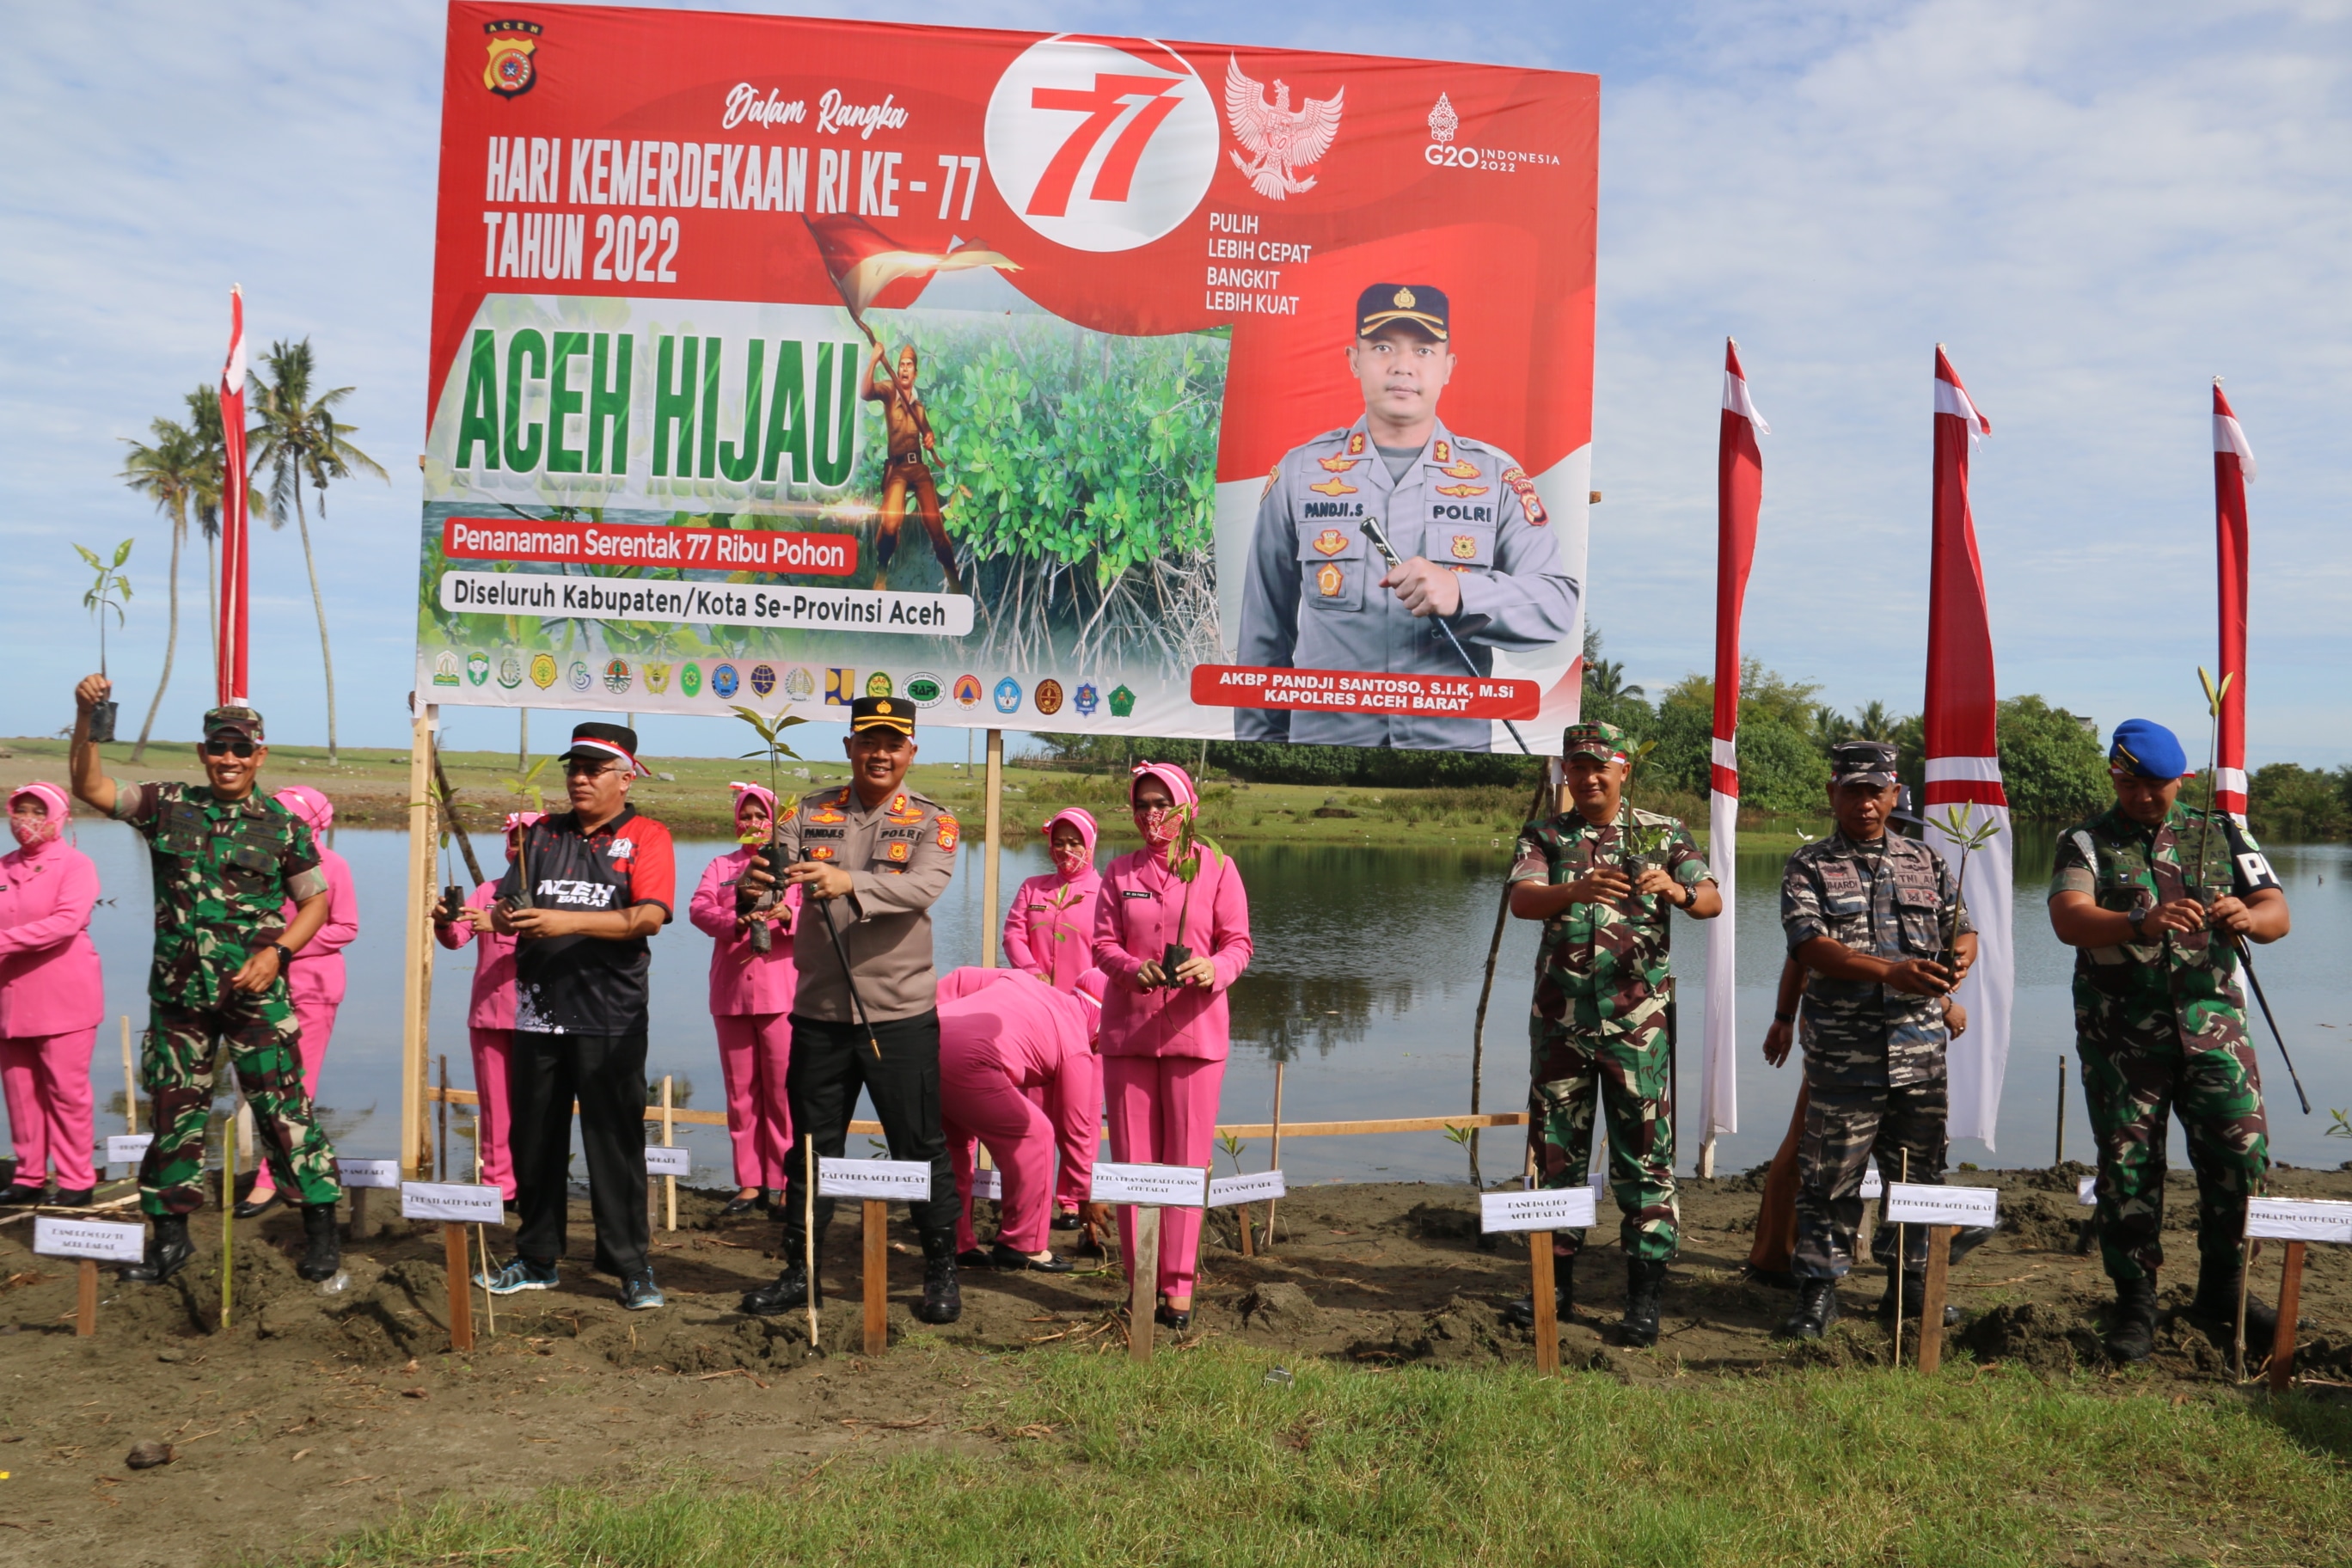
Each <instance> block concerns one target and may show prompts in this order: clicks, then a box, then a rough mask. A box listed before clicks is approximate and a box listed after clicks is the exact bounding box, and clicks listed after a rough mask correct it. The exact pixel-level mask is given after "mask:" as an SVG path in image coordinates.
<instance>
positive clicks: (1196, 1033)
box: [1095, 763, 1252, 1329]
mask: <svg viewBox="0 0 2352 1568" xmlns="http://www.w3.org/2000/svg"><path fill="white" fill-rule="evenodd" d="M1128 799H1129V803H1130V804H1131V805H1133V807H1134V809H1135V826H1136V829H1137V831H1138V832H1139V833H1141V834H1142V835H1143V847H1142V848H1140V849H1139V850H1136V851H1135V852H1134V853H1132V854H1129V855H1122V856H1120V857H1119V858H1118V859H1116V860H1113V861H1112V862H1111V863H1110V868H1109V869H1108V870H1107V871H1105V872H1104V873H1103V885H1102V892H1101V894H1100V896H1099V897H1098V898H1097V900H1096V902H1095V963H1097V964H1098V965H1100V966H1101V968H1102V970H1103V972H1104V973H1106V974H1108V976H1109V977H1110V988H1109V991H1108V994H1106V995H1105V997H1104V998H1103V1022H1102V1067H1103V1079H1104V1091H1105V1098H1106V1100H1108V1110H1109V1121H1110V1146H1111V1153H1112V1157H1113V1158H1115V1159H1117V1160H1119V1161H1121V1162H1127V1163H1140V1164H1160V1165H1206V1164H1208V1163H1209V1158H1210V1152H1211V1148H1212V1145H1213V1143H1214V1142H1215V1139H1216V1127H1217V1092H1218V1090H1219V1089H1222V1088H1223V1085H1224V1079H1225V1055H1226V1051H1227V1049H1228V1047H1229V1046H1230V1043H1231V1039H1232V1027H1231V1023H1230V1018H1229V1015H1228V1013H1227V1010H1226V1005H1225V992H1226V991H1227V990H1228V989H1229V988H1230V987H1231V986H1232V985H1233V983H1234V981H1236V980H1238V979H1240V978H1241V974H1242V971H1244V970H1245V969H1247V968H1248V967H1249V961H1250V953H1251V951H1252V950H1251V946H1250V930H1249V896H1248V894H1246V893H1245V892H1244V890H1243V889H1242V876H1241V872H1240V871H1239V870H1238V869H1236V868H1235V867H1234V863H1233V860H1232V859H1231V858H1229V857H1227V856H1224V855H1220V854H1218V853H1216V852H1215V851H1214V850H1212V849H1210V848H1208V847H1206V846H1201V847H1198V850H1197V852H1198V854H1199V856H1200V870H1199V873H1198V874H1197V875H1196V876H1195V877H1194V879H1193V880H1192V883H1191V885H1190V886H1189V887H1188V886H1187V885H1186V884H1185V883H1183V882H1181V881H1180V880H1178V879H1177V876H1176V873H1175V871H1174V870H1173V869H1172V868H1171V857H1172V856H1173V854H1174V853H1175V850H1176V847H1177V837H1178V829H1179V827H1180V826H1181V824H1182V821H1183V818H1184V816H1186V815H1188V814H1197V813H1198V812H1199V810H1200V807H1201V795H1200V791H1198V790H1197V789H1195V788H1193V786H1192V775H1191V774H1190V773H1186V772H1185V771H1184V770H1183V769H1182V768H1180V767H1178V766H1176V765H1175V764H1174V763H1138V764H1137V765H1136V768H1135V774H1134V780H1133V782H1132V783H1131V784H1129V786H1128ZM1175 945H1181V946H1182V947H1184V948H1186V949H1188V950H1189V951H1188V952H1184V953H1181V954H1175V955H1171V954H1170V953H1169V952H1168V951H1167V950H1168V949H1169V948H1170V947H1171V946H1175ZM1171 956H1174V957H1175V958H1176V960H1177V962H1176V964H1175V969H1174V973H1170V972H1169V970H1168V968H1167V967H1166V960H1167V959H1168V958H1169V957H1171ZM1118 1234H1119V1239H1120V1242H1121V1247H1120V1249H1119V1251H1120V1256H1121V1258H1123V1259H1125V1266H1126V1268H1127V1269H1128V1272H1129V1282H1130V1283H1132V1281H1133V1278H1134V1268H1135V1264H1134V1258H1135V1211H1134V1209H1132V1208H1131V1207H1125V1206H1122V1207H1121V1208H1120V1209H1119V1211H1118ZM1200 1241H1201V1214H1200V1211H1199V1210H1198V1209H1177V1208H1171V1209H1167V1210H1164V1211H1163V1212H1162V1213H1161V1215H1160V1278H1159V1282H1158V1283H1159V1290H1160V1310H1159V1313H1158V1317H1159V1321H1160V1322H1163V1323H1166V1324H1167V1325H1168V1326H1169V1327H1171V1328H1175V1329H1182V1328H1187V1327H1189V1326H1190V1325H1191V1323H1192V1279H1193V1274H1194V1271H1195V1270H1194V1264H1195V1260H1196V1258H1197V1257H1198V1249H1199V1247H1200Z"/></svg>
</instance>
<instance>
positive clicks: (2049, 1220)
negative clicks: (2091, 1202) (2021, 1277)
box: [2000, 1185, 2091, 1252]
mask: <svg viewBox="0 0 2352 1568" xmlns="http://www.w3.org/2000/svg"><path fill="white" fill-rule="evenodd" d="M2065 1193H2066V1195H2065V1196H2063V1197H2058V1196H2055V1195H2053V1194H2051V1193H2048V1192H2033V1193H2011V1194H2008V1195H2007V1199H2006V1201H2005V1202H2003V1203H2002V1205H2000V1234H2001V1235H2002V1236H2004V1237H2007V1238H2008V1239H2009V1242H2010V1244H2011V1246H2013V1247H2023V1248H2025V1249H2026V1250H2028V1251H2031V1252H2073V1251H2074V1250H2075V1248H2076V1247H2079V1246H2080V1245H2081V1244H2082V1238H2083V1226H2084V1223H2085V1222H2086V1221H2087V1220H2088V1219H2089V1218H2090V1215H2091V1211H2090V1210H2089V1209H2086V1208H2084V1207H2083V1206H2082V1205H2080V1204H2078V1203H2076V1202H2075V1201H2074V1188H2073V1186H2071V1185H2069V1186H2068V1187H2067V1188H2066V1189H2065Z"/></svg>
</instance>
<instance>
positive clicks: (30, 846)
mask: <svg viewBox="0 0 2352 1568" xmlns="http://www.w3.org/2000/svg"><path fill="white" fill-rule="evenodd" d="M26 795H31V796H32V797H33V798H34V799H35V800H37V801H39V802H40V803H41V805H43V806H45V807H47V810H48V814H49V815H48V816H47V819H46V820H44V821H43V822H42V824H41V826H38V827H35V828H29V829H28V828H26V827H24V826H20V825H19V824H18V823H17V821H16V817H15V816H10V817H9V819H8V828H9V831H10V832H12V833H14V834H15V835H16V844H17V847H19V848H21V849H24V850H26V852H27V853H33V852H37V851H38V850H39V849H40V848H41V847H43V846H45V845H49V844H54V843H56V842H57V841H58V835H60V834H62V833H63V832H65V830H66V823H67V821H68V818H70V817H71V816H73V797H72V796H70V795H67V794H66V792H65V791H63V790H61V789H59V788H58V786H57V785H55V784H40V783H37V782H36V783H33V784H19V785H18V786H17V787H16V788H15V789H13V790H11V791H9V792H8V809H9V811H10V812H12V813H13V812H14V811H15V810H16V803H17V802H18V801H19V800H22V799H23V798H24V797H25V796H26Z"/></svg>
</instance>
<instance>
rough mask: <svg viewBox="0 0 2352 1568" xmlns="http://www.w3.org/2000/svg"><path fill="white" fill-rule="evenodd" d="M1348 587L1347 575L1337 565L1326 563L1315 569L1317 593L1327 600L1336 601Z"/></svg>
mask: <svg viewBox="0 0 2352 1568" xmlns="http://www.w3.org/2000/svg"><path fill="white" fill-rule="evenodd" d="M1347 585H1348V578H1347V574H1345V573H1343V572H1341V571H1340V570H1339V566H1338V565H1337V564H1335V563H1332V562H1329V561H1326V562H1325V563H1323V564H1322V565H1320V566H1318V567H1317V568H1316V569H1315V591H1316V592H1317V593H1318V594H1320V595H1323V596H1324V597H1325V598H1327V599H1336V598H1338V597H1339V592H1340V590H1341V589H1343V588H1345V587H1346V586H1347Z"/></svg>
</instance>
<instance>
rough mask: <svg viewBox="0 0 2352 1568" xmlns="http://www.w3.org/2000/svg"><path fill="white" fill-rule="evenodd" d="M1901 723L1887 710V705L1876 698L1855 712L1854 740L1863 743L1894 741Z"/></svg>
mask: <svg viewBox="0 0 2352 1568" xmlns="http://www.w3.org/2000/svg"><path fill="white" fill-rule="evenodd" d="M1899 722H1900V721H1899V720H1897V719H1896V718H1895V715H1894V714H1892V713H1889V712H1888V711H1887V710H1886V704H1885V703H1884V702H1881V701H1879V700H1876V699H1875V698H1874V699H1872V700H1870V701H1868V702H1865V703H1864V704H1863V705H1862V706H1861V707H1860V708H1857V709H1855V710H1854V714H1853V733H1854V738H1855V739H1857V740H1862V741H1892V740H1893V739H1895V725H1896V724H1897V723H1899Z"/></svg>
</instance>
